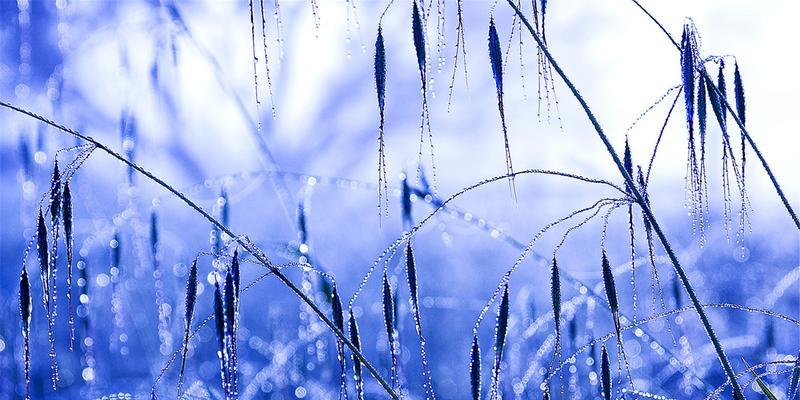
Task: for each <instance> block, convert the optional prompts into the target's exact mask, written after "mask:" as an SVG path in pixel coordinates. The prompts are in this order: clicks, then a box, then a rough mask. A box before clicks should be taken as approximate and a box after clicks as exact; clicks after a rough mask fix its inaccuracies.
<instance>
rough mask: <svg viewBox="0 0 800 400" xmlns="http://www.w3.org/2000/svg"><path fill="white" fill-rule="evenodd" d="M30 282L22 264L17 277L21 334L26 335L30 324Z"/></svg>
mask: <svg viewBox="0 0 800 400" xmlns="http://www.w3.org/2000/svg"><path fill="white" fill-rule="evenodd" d="M31 308H32V307H31V284H30V280H29V279H28V270H27V268H25V266H24V265H23V266H22V273H21V274H20V277H19V311H20V317H21V318H22V335H23V336H24V337H27V336H28V333H29V332H30V324H31Z"/></svg>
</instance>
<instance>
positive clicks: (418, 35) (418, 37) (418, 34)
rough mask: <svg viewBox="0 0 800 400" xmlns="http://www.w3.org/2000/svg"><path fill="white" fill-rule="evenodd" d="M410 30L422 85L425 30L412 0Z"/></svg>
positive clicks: (415, 3) (415, 4) (423, 80)
mask: <svg viewBox="0 0 800 400" xmlns="http://www.w3.org/2000/svg"><path fill="white" fill-rule="evenodd" d="M411 31H412V34H413V36H414V50H415V51H416V53H417V66H418V67H419V74H420V77H421V78H422V84H423V87H424V85H425V59H426V56H425V32H424V30H423V27H422V17H421V16H420V12H419V6H417V1H416V0H414V8H413V10H412V12H411Z"/></svg>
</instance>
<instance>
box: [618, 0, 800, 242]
mask: <svg viewBox="0 0 800 400" xmlns="http://www.w3.org/2000/svg"><path fill="white" fill-rule="evenodd" d="M631 1H632V2H633V3H634V4H636V6H637V7H639V9H640V10H642V12H644V13H645V14H647V16H648V17H650V19H651V20H652V21H653V22H654V23H655V24H656V25H658V27H659V28H660V29H661V31H662V32H664V35H666V36H667V38H668V39H669V40H670V41H671V42H672V44H673V45H675V48H677V49H678V51H681V46H680V44H678V42H676V41H675V39H674V38H673V37H672V35H670V33H669V32H668V31H667V29H666V28H664V25H662V24H661V22H659V21H658V20H657V19H656V17H654V16H653V14H651V13H650V12H649V11H647V9H646V8H644V7H643V6H642V5H641V3H639V2H638V1H637V0H631ZM697 71H698V72H700V74H701V75H702V76H703V79H704V80H705V81H706V83H708V86H710V87H712V88H714V91H716V92H717V94H718V98H719V99H720V101H721V102H722V104H724V105H725V108H727V109H728V111H730V114H731V116H732V117H733V120H734V121H736V124H737V125H739V129H741V131H742V134H743V135H744V137H745V138H746V139H747V143H749V144H750V147H751V148H752V149H753V151H754V152H755V153H756V156H757V157H758V159H759V161H761V165H762V166H763V167H764V171H766V172H767V175H768V176H769V180H770V181H772V186H774V187H775V191H776V192H777V193H778V197H780V198H781V202H783V207H784V208H786V211H788V212H789V216H791V217H792V221H794V226H795V227H797V229H800V220H798V219H797V214H796V213H795V212H794V209H793V208H792V206H791V204H790V203H789V199H787V198H786V195H785V194H784V193H783V189H781V185H780V184H779V183H778V179H777V178H775V175H774V174H773V173H772V168H770V167H769V164H768V163H767V160H766V159H765V158H764V155H763V154H761V150H759V149H758V146H756V142H755V141H753V138H752V137H751V136H750V134H749V133H748V132H747V129H745V127H744V123H743V122H742V120H741V119H739V114H738V113H736V111H734V109H733V107H732V106H731V104H730V103H729V102H728V100H727V98H726V96H725V94H724V93H722V92H720V90H719V88H718V87H717V85H716V84H714V80H713V79H711V77H710V76H709V75H708V72H707V71H706V69H705V68H702V67H698V68H697Z"/></svg>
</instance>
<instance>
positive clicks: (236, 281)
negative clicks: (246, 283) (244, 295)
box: [231, 248, 242, 305]
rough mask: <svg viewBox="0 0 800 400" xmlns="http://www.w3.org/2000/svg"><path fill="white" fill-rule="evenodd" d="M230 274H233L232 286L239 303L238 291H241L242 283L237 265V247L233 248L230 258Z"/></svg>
mask: <svg viewBox="0 0 800 400" xmlns="http://www.w3.org/2000/svg"><path fill="white" fill-rule="evenodd" d="M231 275H233V287H234V289H235V292H234V293H235V294H236V303H237V305H238V303H239V293H241V291H242V287H241V283H242V273H241V267H240V266H239V249H238V248H236V249H234V250H233V259H232V260H231Z"/></svg>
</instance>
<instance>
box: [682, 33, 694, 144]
mask: <svg viewBox="0 0 800 400" xmlns="http://www.w3.org/2000/svg"><path fill="white" fill-rule="evenodd" d="M681 81H682V83H683V96H684V102H685V104H686V125H687V127H688V128H689V135H690V136H691V135H692V132H693V131H694V123H693V121H694V118H693V117H694V38H693V33H692V29H691V26H690V25H689V24H685V25H684V26H683V36H682V37H681Z"/></svg>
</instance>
